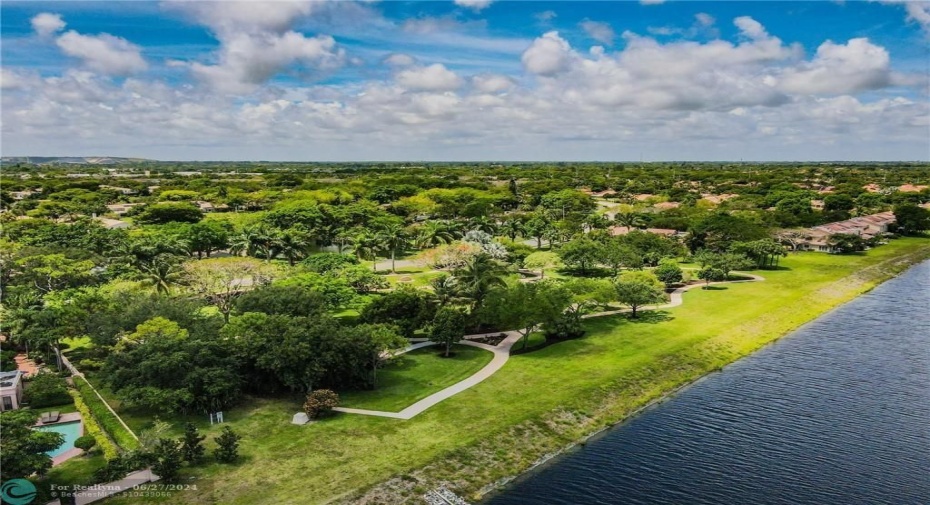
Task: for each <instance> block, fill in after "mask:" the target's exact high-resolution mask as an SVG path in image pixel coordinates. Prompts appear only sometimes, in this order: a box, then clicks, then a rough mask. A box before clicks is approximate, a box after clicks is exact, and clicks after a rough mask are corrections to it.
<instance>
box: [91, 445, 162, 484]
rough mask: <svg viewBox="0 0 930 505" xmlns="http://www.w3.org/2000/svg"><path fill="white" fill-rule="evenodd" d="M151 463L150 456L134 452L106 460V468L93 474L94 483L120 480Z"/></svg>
mask: <svg viewBox="0 0 930 505" xmlns="http://www.w3.org/2000/svg"><path fill="white" fill-rule="evenodd" d="M152 463H153V461H152V456H151V455H150V454H147V453H142V452H139V451H135V452H132V453H129V454H125V455H120V456H116V457H115V458H113V459H109V460H107V464H106V466H104V467H102V468H98V469H97V471H95V472H94V482H113V481H115V480H120V479H122V478H123V477H125V476H126V475H127V474H129V473H130V472H135V471H136V470H141V469H143V468H145V467H147V466H151V465H152Z"/></svg>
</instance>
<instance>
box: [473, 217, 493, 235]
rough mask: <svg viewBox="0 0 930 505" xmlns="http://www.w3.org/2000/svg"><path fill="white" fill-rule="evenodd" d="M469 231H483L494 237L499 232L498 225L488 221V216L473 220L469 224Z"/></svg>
mask: <svg viewBox="0 0 930 505" xmlns="http://www.w3.org/2000/svg"><path fill="white" fill-rule="evenodd" d="M468 229H469V230H478V231H483V232H485V233H487V234H488V235H494V232H495V231H496V230H497V224H495V223H494V221H491V220H490V219H488V218H487V216H479V217H476V218H472V219H471V220H470V221H469V222H468Z"/></svg>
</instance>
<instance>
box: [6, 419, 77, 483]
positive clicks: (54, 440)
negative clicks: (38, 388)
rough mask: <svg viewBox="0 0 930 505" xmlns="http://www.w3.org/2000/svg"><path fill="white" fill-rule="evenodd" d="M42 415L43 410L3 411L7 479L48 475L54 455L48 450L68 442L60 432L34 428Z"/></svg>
mask: <svg viewBox="0 0 930 505" xmlns="http://www.w3.org/2000/svg"><path fill="white" fill-rule="evenodd" d="M38 419H39V413H38V412H36V411H32V410H8V411H6V412H3V413H0V439H2V440H3V451H0V467H2V468H3V479H4V480H5V481H6V480H8V479H24V478H26V477H29V476H30V475H32V474H38V475H44V474H45V472H47V471H48V470H49V469H50V468H51V467H52V458H51V456H49V455H48V454H46V453H47V452H49V451H54V450H55V449H57V448H58V447H60V446H61V444H63V443H65V437H64V435H62V434H60V433H55V432H52V431H39V430H34V429H32V428H33V426H34V425H35V423H36V421H37V420H38Z"/></svg>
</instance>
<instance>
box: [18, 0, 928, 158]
mask: <svg viewBox="0 0 930 505" xmlns="http://www.w3.org/2000/svg"><path fill="white" fill-rule="evenodd" d="M0 11H2V12H0V14H2V21H0V22H2V26H0V29H2V50H0V51H2V68H3V111H2V120H3V125H2V128H3V129H2V140H3V147H4V154H5V155H123V156H143V157H150V158H158V159H281V160H379V159H404V160H418V159H436V160H440V159H453V160H454V159H463V160H536V159H565V160H572V159H578V160H587V159H591V160H629V159H639V158H640V157H643V158H645V159H654V160H681V159H694V160H700V159H758V160H768V159H908V160H912V159H922V160H927V159H928V158H930V141H928V138H930V111H928V109H930V107H928V78H930V56H928V54H930V49H928V47H930V46H928V40H930V39H928V33H930V4H928V3H926V2H923V3H918V2H911V3H903V2H861V1H849V2H831V1H813V2H799V1H793V2H771V1H754V2H743V1H726V2H724V1H720V2H698V1H694V2H691V1H679V2H662V3H646V4H644V3H640V2H636V1H626V2H614V1H598V2H582V1H560V2H558V1H557V2H534V1H488V0H458V1H456V2H453V1H443V2H439V1H429V2H397V1H384V2H350V1H343V2H314V1H303V0H294V1H276V2H259V1H251V2H235V3H233V2H187V1H165V2H149V1H120V2H109V1H95V2H76V1H75V2H39V1H30V2H4V3H3V4H2V6H0Z"/></svg>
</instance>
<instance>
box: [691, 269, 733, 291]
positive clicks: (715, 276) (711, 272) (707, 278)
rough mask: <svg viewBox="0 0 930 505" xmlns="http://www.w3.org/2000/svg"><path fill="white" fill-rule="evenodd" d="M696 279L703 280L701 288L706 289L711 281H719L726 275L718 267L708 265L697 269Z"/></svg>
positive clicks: (725, 277) (724, 278)
mask: <svg viewBox="0 0 930 505" xmlns="http://www.w3.org/2000/svg"><path fill="white" fill-rule="evenodd" d="M698 279H701V280H702V281H704V282H705V284H704V288H703V289H707V288H708V287H709V286H710V283H711V282H720V281H724V280H726V279H727V275H726V273H724V271H723V270H720V269H719V268H714V267H711V266H708V267H704V268H702V269H701V270H699V271H698Z"/></svg>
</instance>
